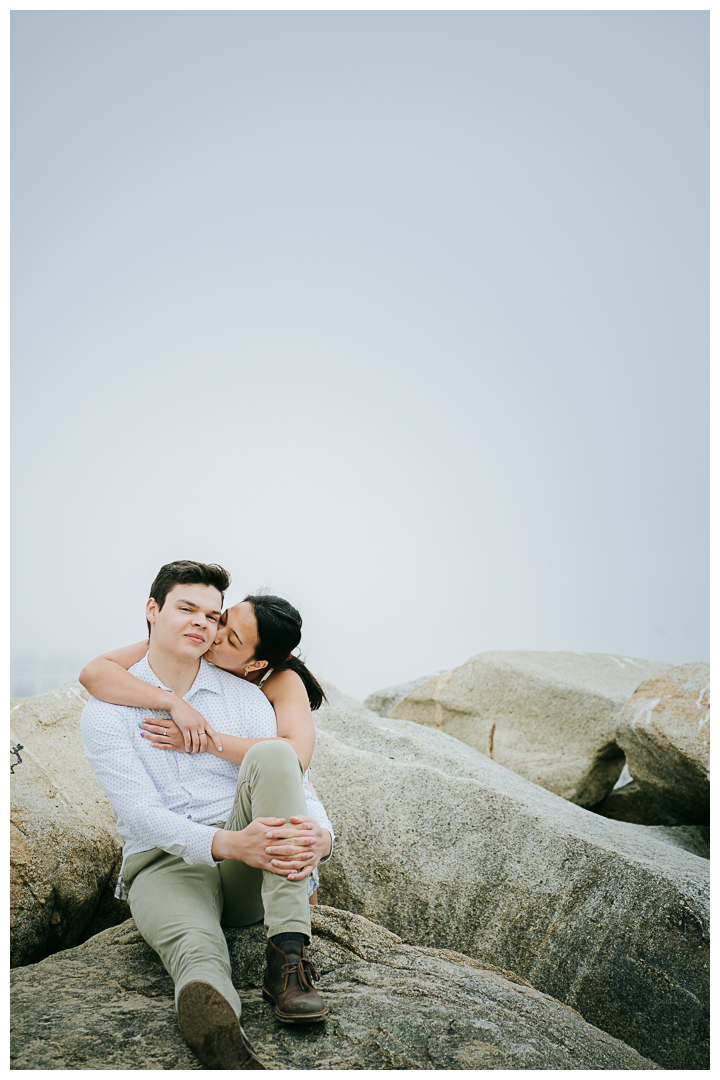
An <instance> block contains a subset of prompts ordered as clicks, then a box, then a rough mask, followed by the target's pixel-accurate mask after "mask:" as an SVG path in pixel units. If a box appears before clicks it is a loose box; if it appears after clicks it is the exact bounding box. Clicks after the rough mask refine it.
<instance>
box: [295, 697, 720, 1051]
mask: <svg viewBox="0 0 720 1080" xmlns="http://www.w3.org/2000/svg"><path fill="white" fill-rule="evenodd" d="M315 716H316V728H317V743H316V749H315V754H314V757H313V779H314V783H315V787H316V789H317V791H318V794H319V795H320V797H321V798H322V799H323V801H324V802H325V805H326V807H327V809H328V813H329V814H330V817H331V820H332V821H333V824H334V826H335V829H336V834H337V835H336V843H335V852H334V855H333V857H332V859H331V860H330V861H329V862H328V863H327V864H326V865H325V866H323V867H322V869H321V890H320V899H321V901H322V902H325V903H330V904H333V905H334V906H336V907H339V908H344V909H347V910H351V911H355V912H358V913H360V914H362V915H365V916H367V917H368V918H370V919H372V920H374V921H375V922H378V923H380V924H381V925H383V926H386V927H388V928H389V929H390V930H392V931H394V932H395V933H397V934H399V935H401V936H402V938H403V939H404V940H405V941H407V942H412V943H413V944H422V945H426V946H430V947H435V948H450V949H456V950H458V951H460V952H462V953H464V954H467V955H469V956H472V957H474V958H476V959H478V960H480V961H483V962H486V963H492V964H497V965H499V966H500V967H502V968H506V969H508V970H511V971H515V972H517V973H518V975H520V976H521V977H523V978H525V979H527V980H528V982H530V983H531V984H532V985H533V986H535V987H536V988H537V989H539V990H541V991H543V992H545V993H548V994H550V995H551V996H552V997H554V998H557V999H558V1000H560V1001H562V1002H564V1003H566V1004H568V1005H571V1006H572V1007H573V1008H575V1009H577V1010H578V1012H579V1013H581V1015H582V1016H583V1017H584V1018H585V1020H587V1021H588V1022H590V1023H592V1024H595V1025H596V1026H597V1027H599V1028H601V1029H602V1030H604V1031H607V1032H609V1033H610V1034H611V1035H614V1036H615V1037H616V1038H619V1039H621V1040H622V1041H623V1042H625V1043H627V1044H628V1045H630V1046H633V1047H634V1048H635V1049H637V1050H638V1051H639V1052H640V1053H641V1054H643V1055H644V1056H647V1057H649V1058H651V1059H652V1060H654V1061H657V1062H658V1063H659V1064H661V1065H662V1066H663V1067H665V1068H675V1069H695V1068H697V1069H705V1068H707V1067H708V1063H707V1040H708V1012H707V1002H708V936H709V907H708V886H709V874H708V870H709V866H708V862H707V861H706V860H705V859H702V858H700V857H698V856H696V855H694V854H691V853H690V852H687V851H685V850H682V849H681V848H679V847H675V846H671V845H670V844H668V843H667V842H666V841H665V838H663V839H659V838H657V837H656V836H653V835H650V834H649V830H642V831H641V832H640V833H639V832H638V830H637V827H635V826H632V825H628V824H627V823H624V822H615V821H612V820H609V819H606V818H603V817H600V816H599V815H597V814H593V813H591V812H589V811H587V810H584V809H582V808H581V807H579V806H577V805H574V804H573V803H571V802H568V801H566V800H564V799H562V798H560V797H558V796H556V795H554V794H552V793H551V792H549V791H547V790H545V789H544V788H542V787H539V786H537V785H535V784H532V783H530V782H529V781H527V780H525V779H524V778H523V777H521V776H519V775H517V774H516V773H514V772H511V771H510V770H508V769H506V768H504V767H503V766H501V765H499V764H498V763H497V762H495V761H492V760H491V759H490V758H489V757H487V756H486V755H484V754H481V753H478V752H477V751H476V750H474V749H473V748H472V747H469V746H467V745H465V744H463V743H461V742H459V741H458V740H456V739H453V738H450V737H449V736H447V735H446V734H444V733H443V732H440V731H437V730H433V729H430V728H428V727H424V726H420V725H418V724H414V723H410V722H408V721H403V720H397V719H391V718H383V717H379V716H377V714H374V713H372V712H370V711H368V710H364V709H362V707H360V706H357V707H356V708H355V710H354V711H353V710H351V709H349V708H328V707H324V708H323V709H321V710H320V711H319V712H318V713H316V714H315Z"/></svg>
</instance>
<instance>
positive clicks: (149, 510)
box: [11, 11, 709, 699]
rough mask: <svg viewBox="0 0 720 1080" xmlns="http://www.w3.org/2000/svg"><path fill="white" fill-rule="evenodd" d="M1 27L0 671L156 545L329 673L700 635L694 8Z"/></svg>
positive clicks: (78, 625)
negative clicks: (6, 254) (4, 156)
mask: <svg viewBox="0 0 720 1080" xmlns="http://www.w3.org/2000/svg"><path fill="white" fill-rule="evenodd" d="M11 29H12V36H11V56H12V80H11V81H12V109H11V147H12V158H11V181H12V213H11V219H12V282H13V290H12V305H11V310H12V355H13V367H12V394H13V398H12V421H13V435H12V511H13V516H12V545H13V559H12V605H13V615H12V624H11V625H12V678H11V693H12V694H13V695H16V696H21V695H23V694H24V693H25V692H30V693H35V692H40V691H41V690H44V689H49V688H50V687H51V686H53V685H57V683H59V682H63V681H68V680H70V679H75V678H77V674H78V673H79V670H80V667H81V666H82V664H83V663H86V662H87V661H88V660H90V659H91V658H92V657H93V656H95V655H97V654H99V653H101V652H104V651H106V650H108V649H111V648H114V647H117V646H120V645H124V644H128V643H130V642H132V641H137V640H140V639H142V638H143V637H144V635H145V622H144V606H145V601H146V599H147V595H148V591H149V587H150V583H151V582H152V580H153V579H154V577H155V574H156V573H157V570H158V569H159V567H160V566H161V565H162V564H163V563H166V562H169V561H172V560H174V559H179V558H192V559H197V560H200V561H204V562H217V563H220V564H221V565H223V566H225V567H226V568H227V569H228V570H229V571H230V572H231V574H232V576H233V584H232V586H231V589H230V590H229V592H228V595H227V598H226V601H227V603H229V604H232V603H235V602H237V601H238V600H241V599H242V598H243V596H244V595H245V594H246V593H251V592H253V591H255V590H257V589H258V588H267V589H269V590H270V591H272V592H274V593H277V594H279V595H281V596H285V597H286V598H287V599H288V600H290V601H291V602H292V603H293V604H295V605H296V606H297V607H298V608H299V609H300V611H301V614H302V616H303V640H302V643H301V651H302V654H303V656H304V658H305V660H306V662H307V664H308V666H309V667H310V668H311V670H313V671H314V672H315V673H316V674H318V676H319V677H321V678H323V677H324V678H325V679H328V680H330V681H331V682H333V683H334V684H335V685H337V686H338V687H339V689H341V690H342V691H344V692H345V693H347V694H350V695H352V696H354V697H358V698H360V699H363V698H365V697H366V696H367V695H368V694H370V693H371V692H372V691H374V690H377V689H379V688H382V687H386V686H390V685H393V684H397V683H402V682H405V681H407V680H410V679H414V678H418V677H420V676H422V675H424V674H428V675H430V674H432V673H433V672H436V671H439V670H441V669H447V668H451V667H456V666H457V665H459V664H462V663H464V662H465V661H466V660H467V659H468V658H469V657H470V656H472V655H474V654H476V653H479V652H486V651H490V650H521V649H531V650H540V651H555V650H564V651H577V652H602V653H610V654H613V655H616V656H628V657H633V658H642V659H648V660H663V661H666V662H668V663H671V664H679V663H684V662H686V661H691V660H706V659H707V658H708V653H709V645H708V635H709V604H708V561H709V536H708V530H709V514H708V491H709V477H708V472H709V468H708V442H709V424H708V404H707V400H708V351H709V309H708V285H709V266H708V231H709V211H708V204H709V105H708V95H709V56H708V44H709V34H708V31H709V17H708V13H707V12H702V11H633V12H619V11H587V12H582V11H544V12H538V11H515V12H503V11H479V12H464V11H459V12H439V11H434V12H429V11H428V12H421V11H417V12H371V11H367V12H364V11H354V12H342V11H332V12H319V11H318V12H295V11H288V12H280V11H277V12H261V11H252V12H250V11H214V12H200V11H168V12H164V11H153V12H149V11H148V12H138V11H113V12H110V11H108V12H103V11H21V12H19V11H15V12H12V13H11ZM48 680H50V681H48ZM46 684H47V685H46ZM28 688H30V689H28Z"/></svg>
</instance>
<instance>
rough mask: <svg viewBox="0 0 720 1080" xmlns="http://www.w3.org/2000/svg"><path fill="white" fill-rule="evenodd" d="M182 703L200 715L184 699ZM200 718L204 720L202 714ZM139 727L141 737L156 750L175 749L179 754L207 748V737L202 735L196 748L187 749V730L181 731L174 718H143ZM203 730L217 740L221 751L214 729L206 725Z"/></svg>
mask: <svg viewBox="0 0 720 1080" xmlns="http://www.w3.org/2000/svg"><path fill="white" fill-rule="evenodd" d="M183 704H184V705H185V706H186V707H187V708H188V709H190V710H191V712H194V713H195V715H196V716H200V713H199V712H196V710H195V709H193V708H192V706H190V705H188V704H187V702H186V701H185V702H183ZM200 719H201V720H203V722H204V718H203V717H202V716H200ZM139 727H140V728H141V734H142V737H143V738H144V739H148V741H149V742H150V745H151V746H154V747H156V748H157V749H158V750H175V751H177V753H179V754H180V753H185V754H196V753H197V754H202V753H204V752H205V750H206V749H207V739H206V738H205V737H204V736H203V739H202V744H201V745H200V746H199V748H198V749H197V750H191V749H188V733H187V731H185V732H183V731H182V729H181V728H180V727H179V726H178V725H177V724H176V723H175V721H174V720H156V719H154V718H153V719H147V720H143V722H142V724H140V725H139ZM204 730H205V731H207V733H208V735H210V737H211V738H213V740H217V744H216V745H217V748H218V750H219V751H222V746H221V745H220V737H219V735H218V734H217V732H216V731H215V729H214V728H211V727H210V726H209V725H208V726H207V727H206V728H205V729H204Z"/></svg>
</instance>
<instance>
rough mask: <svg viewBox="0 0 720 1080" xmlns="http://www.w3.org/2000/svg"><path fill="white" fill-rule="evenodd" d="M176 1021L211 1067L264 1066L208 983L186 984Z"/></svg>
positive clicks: (231, 1012)
mask: <svg viewBox="0 0 720 1080" xmlns="http://www.w3.org/2000/svg"><path fill="white" fill-rule="evenodd" d="M178 1022H179V1024H180V1030H181V1031H182V1034H183V1038H184V1039H185V1042H186V1043H187V1044H188V1046H189V1047H190V1049H191V1050H192V1052H193V1053H194V1054H196V1055H197V1057H198V1058H199V1059H200V1061H202V1063H203V1065H208V1066H209V1067H210V1068H212V1069H263V1070H264V1069H265V1066H264V1065H263V1064H262V1062H261V1061H260V1060H259V1058H258V1057H257V1055H256V1053H255V1051H254V1050H253V1048H252V1046H251V1045H250V1043H249V1042H248V1039H247V1036H246V1035H245V1032H244V1031H243V1029H242V1027H241V1026H240V1021H239V1020H238V1018H237V1016H236V1015H235V1010H234V1009H233V1007H232V1005H231V1004H230V1002H229V1001H228V1000H227V998H224V997H223V995H222V994H221V993H220V991H219V990H216V989H215V987H214V986H211V985H210V983H206V982H200V981H199V980H196V981H195V982H189V983H186V985H185V986H183V988H182V990H181V991H180V995H179V997H178Z"/></svg>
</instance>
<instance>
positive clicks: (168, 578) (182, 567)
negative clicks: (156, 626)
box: [148, 559, 230, 635]
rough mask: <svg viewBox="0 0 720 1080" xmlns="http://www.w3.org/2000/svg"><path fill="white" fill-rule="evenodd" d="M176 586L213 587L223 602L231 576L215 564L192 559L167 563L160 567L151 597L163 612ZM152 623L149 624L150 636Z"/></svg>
mask: <svg viewBox="0 0 720 1080" xmlns="http://www.w3.org/2000/svg"><path fill="white" fill-rule="evenodd" d="M176 585H212V586H213V587H214V588H215V589H217V590H218V592H219V593H220V596H221V598H222V599H221V603H222V600H224V599H225V590H226V589H227V588H228V587H229V585H230V575H229V574H228V572H227V570H223V568H222V566H217V565H216V564H215V563H201V562H192V561H191V560H190V559H178V560H177V562H169V563H165V565H164V566H161V567H160V570H159V572H158V575H157V577H156V578H155V580H154V581H153V583H152V585H151V586H150V597H151V599H153V600H154V601H155V603H156V604H157V606H158V610H162V607H163V604H164V603H165V601H166V600H167V594H168V593H169V592H170V590H171V589H174V588H175V586H176ZM149 634H150V623H148V635H149Z"/></svg>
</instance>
